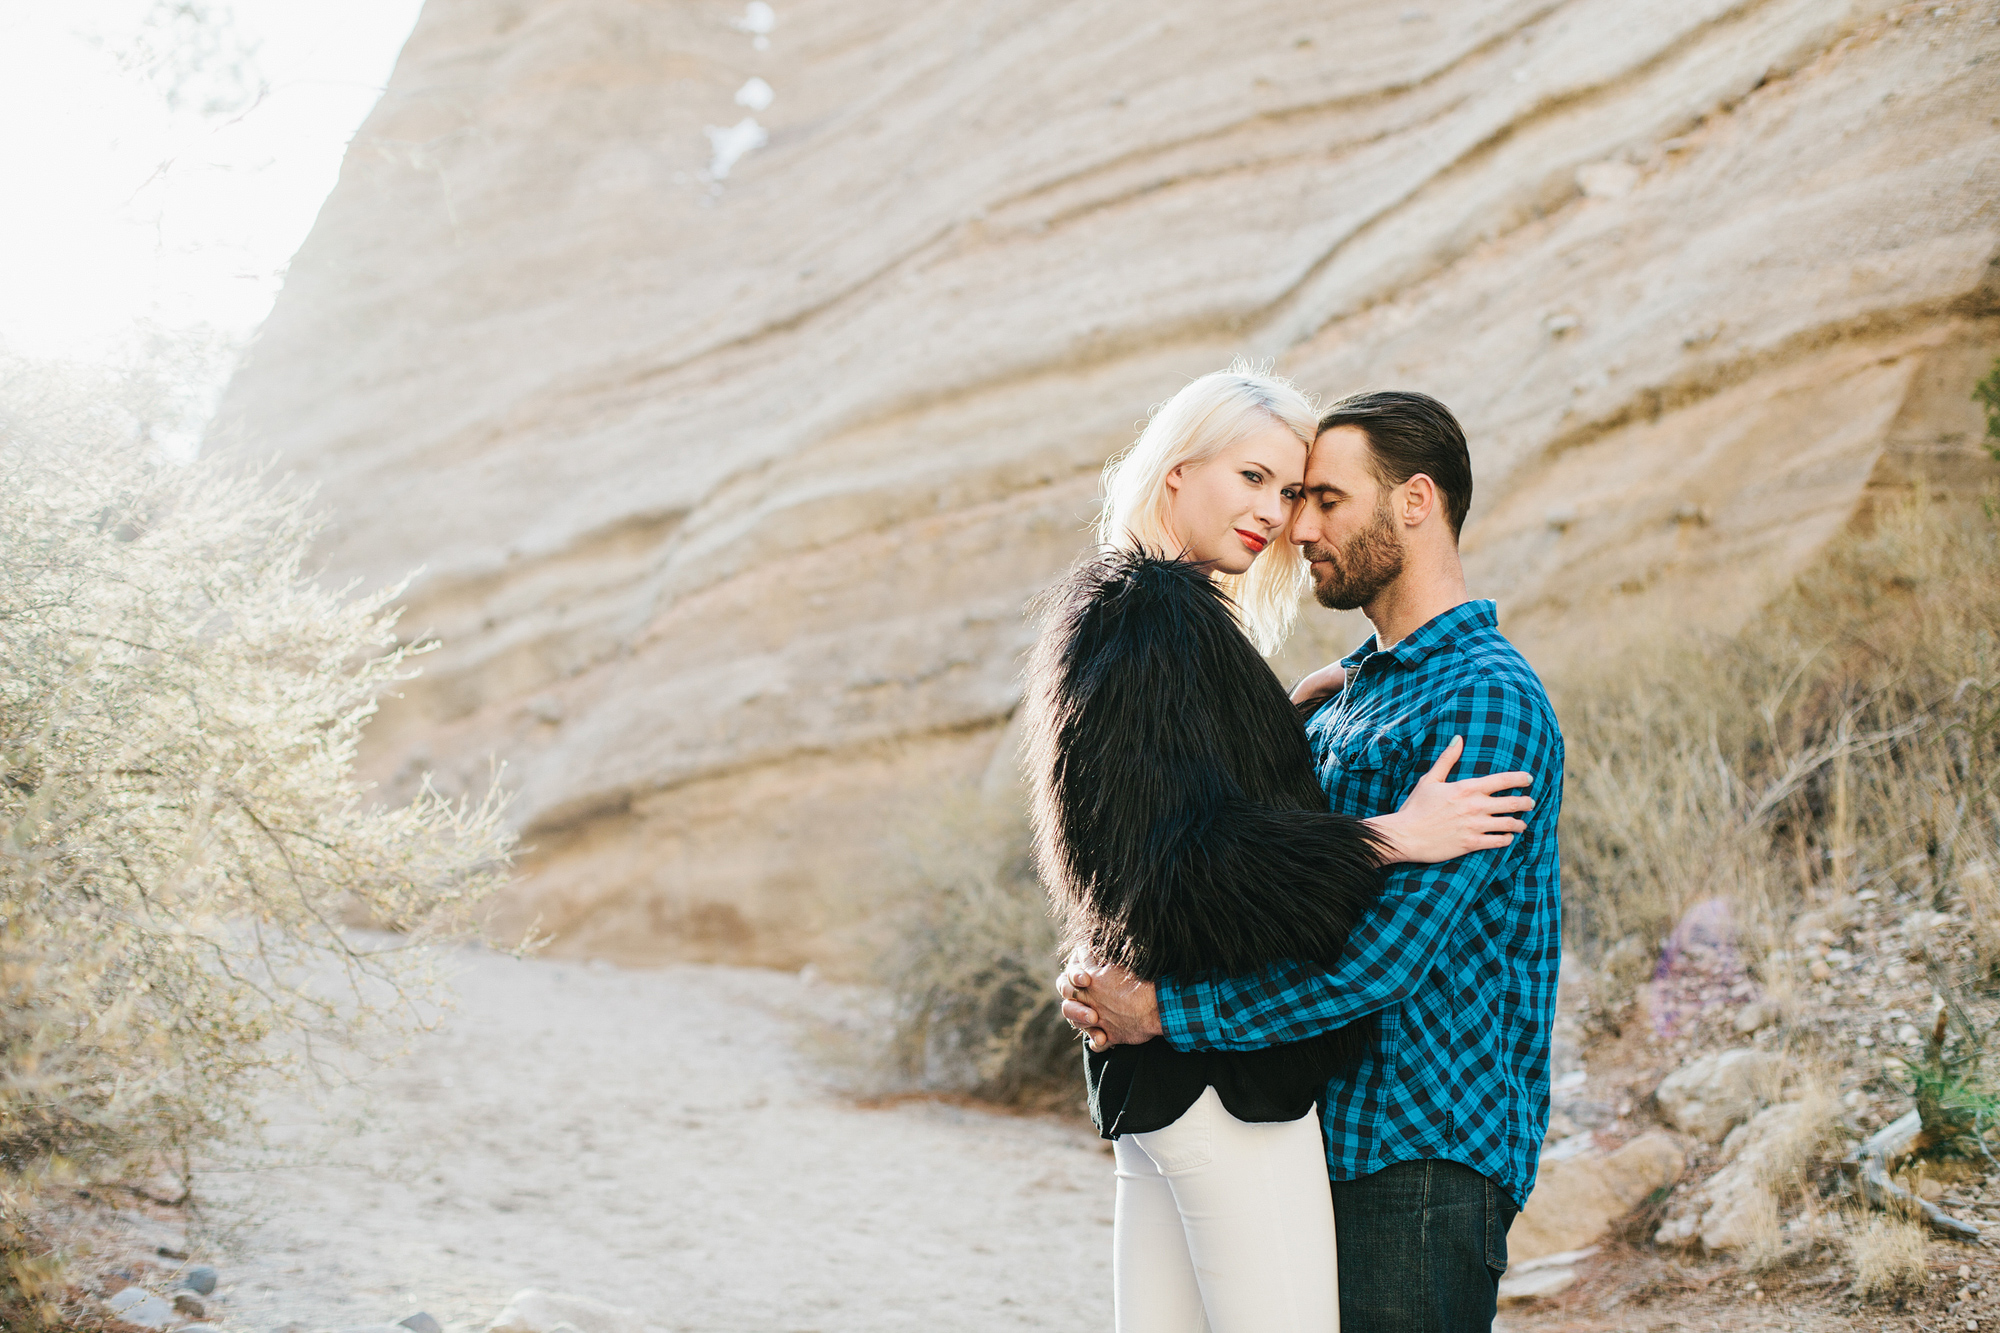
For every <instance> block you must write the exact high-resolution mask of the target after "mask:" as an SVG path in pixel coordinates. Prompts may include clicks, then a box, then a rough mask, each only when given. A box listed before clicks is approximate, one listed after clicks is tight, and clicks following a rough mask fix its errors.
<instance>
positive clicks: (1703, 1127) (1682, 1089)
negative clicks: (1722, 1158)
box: [1654, 1049, 1782, 1143]
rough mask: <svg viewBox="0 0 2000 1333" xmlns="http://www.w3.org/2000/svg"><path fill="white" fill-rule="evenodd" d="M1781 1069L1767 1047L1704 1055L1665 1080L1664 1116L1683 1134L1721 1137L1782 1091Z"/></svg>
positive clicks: (1708, 1139)
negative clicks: (1780, 1083)
mask: <svg viewBox="0 0 2000 1333" xmlns="http://www.w3.org/2000/svg"><path fill="white" fill-rule="evenodd" d="M1781 1074H1782V1070H1781V1068H1780V1065H1779V1061H1778V1058H1777V1057H1776V1056H1775V1055H1772V1054H1771V1053H1770V1052H1768V1051H1758V1050H1747V1049H1746V1050H1735V1051H1723V1052H1721V1053H1720V1054H1717V1055H1710V1056H1704V1057H1703V1058H1702V1059H1699V1060H1696V1061H1695V1062H1694V1063H1692V1064H1689V1065H1685V1066H1683V1067H1681V1068H1679V1069H1676V1070H1675V1071H1674V1072H1673V1073H1671V1074H1669V1075H1667V1076H1666V1078H1664V1079H1662V1080H1661V1081H1660V1087H1659V1090H1658V1091H1657V1092H1656V1093H1655V1094H1654V1096H1655V1097H1656V1098H1657V1099H1658V1101H1659V1103H1660V1116H1661V1118H1662V1119H1664V1120H1665V1121H1666V1122H1667V1123H1668V1124H1669V1125H1672V1126H1673V1127H1674V1128H1675V1129H1678V1130H1680V1131H1681V1132H1682V1133H1683V1134H1692V1135H1693V1136H1694V1137H1696V1138H1698V1139H1702V1140H1704V1141H1706V1142H1709V1143H1720V1142H1722V1140H1723V1138H1724V1137H1725V1136H1726V1135H1727V1134H1728V1133H1729V1131H1730V1130H1732V1129H1735V1128H1736V1127H1737V1126H1738V1125H1740V1124H1742V1123H1743V1122H1744V1121H1746V1120H1748V1119H1749V1118H1750V1117H1751V1116H1753V1115H1755V1114H1756V1113H1757V1108H1758V1107H1760V1106H1762V1105H1763V1104H1764V1103H1765V1102H1768V1101H1770V1100H1772V1099H1773V1098H1774V1097H1775V1096H1776V1095H1777V1091H1778V1088H1777V1082H1778V1079H1779V1078H1780V1077H1781Z"/></svg>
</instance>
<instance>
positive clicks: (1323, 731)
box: [1025, 366, 1563, 1333]
mask: <svg viewBox="0 0 2000 1333" xmlns="http://www.w3.org/2000/svg"><path fill="white" fill-rule="evenodd" d="M1106 483H1107V484H1106V497H1105V504H1104V511H1103V516H1102V518H1101V519H1100V522H1099V530H1098V536H1099V543H1100V546H1099V550H1098V552H1097V554H1095V555H1094V556H1093V557H1091V558H1089V559H1087V560H1085V561H1084V562H1083V563H1081V564H1080V565H1079V566H1077V568H1076V569H1074V570H1073V571H1072V572H1071V574H1070V575H1069V577H1068V578H1067V579H1066V580H1065V581H1064V582H1063V583H1062V584H1061V585H1059V586H1058V587H1057V588H1056V589H1055V590H1054V591H1053V592H1052V593H1051V594H1050V595H1049V598H1048V601H1047V609H1048V621H1047V625H1046V627H1045V629H1044V631H1043V635H1042V639H1041V642H1040V644H1039V645H1038V647H1037V649H1036V652H1035V655H1034V658H1033V660H1032V663H1031V665H1030V668H1029V681H1028V692H1027V699H1026V703H1025V707H1026V708H1027V712H1028V716H1027V740H1026V756H1027V764H1028V770H1029V776H1030V782H1031V786H1032V792H1033V806H1034V816H1035V828H1036V851H1037V856H1038V859H1039V862H1040V866H1041V870H1042V873H1043V877H1044V880H1045V882H1046V883H1047V884H1048V886H1049V889H1050V892H1051V894H1052V895H1053V896H1054V898H1055V902H1056V906H1057V908H1058V911H1059V913H1060V915H1061V917H1062V920H1063V924H1064V928H1065V930H1066V932H1067V939H1068V940H1069V942H1070V944H1071V946H1072V949H1073V952H1072V953H1071V954H1070V958H1069V962H1068V963H1067V964H1066V965H1065V967H1064V971H1063V975H1062V977H1061V979H1060V981H1059V982H1058V986H1059V988H1060V990H1061V991H1062V994H1063V997H1064V1001H1065V1002H1064V1005H1063V1014H1064V1017H1065V1018H1067V1019H1068V1020H1069V1021H1070V1023H1071V1024H1072V1025H1073V1026H1075V1027H1077V1028H1079V1029H1080V1030H1082V1031H1083V1032H1084V1034H1085V1036H1086V1038H1087V1041H1088V1048H1089V1049H1088V1051H1087V1053H1086V1055H1085V1061H1086V1074H1087V1078H1088V1086H1089V1094H1090V1106H1091V1114H1092V1117H1093V1118H1094V1120H1095V1121H1096V1123H1097V1127H1098V1130H1099V1132H1100V1133H1101V1134H1103V1135H1104V1136H1105V1137H1106V1138H1109V1139H1111V1140H1113V1151H1114V1157H1115V1161H1116V1164H1117V1207H1116V1220H1115V1227H1114V1264H1113V1268H1114V1274H1115V1279H1114V1280H1115V1286H1116V1307H1117V1326H1118V1329H1119V1333H1203V1331H1204V1330H1206V1331H1208V1333H1331V1330H1335V1329H1339V1328H1342V1327H1343V1326H1344V1327H1345V1330H1346V1333H1431V1331H1433V1330H1435V1331H1436V1333H1458V1331H1459V1330H1472V1329H1481V1330H1483V1329H1488V1328H1490V1327H1491V1324H1492V1321H1493V1314H1494V1306H1495V1301H1496V1291H1497V1284H1498V1282H1499V1277H1500V1274H1501V1273H1502V1272H1503V1271H1504V1270H1505V1268H1506V1255H1507V1248H1506V1237H1507V1228H1508V1225H1509V1223H1511V1222H1512V1220H1513V1217H1514V1214H1515V1213H1516V1211H1517V1210H1518V1209H1519V1208H1520V1206H1521V1204H1522V1203H1523V1202H1525V1200H1526V1199H1527V1195H1528V1191H1529V1189H1530V1188H1531V1187H1532V1186H1533V1184H1534V1177H1535V1165H1536V1161H1537V1159H1538V1156H1539V1153H1540V1148H1541V1142H1542V1136H1543V1133H1544V1131H1545V1130H1546V1127H1547V1122H1548V1095H1549V1081H1548V1069H1549V1037H1550V1029H1551V1026H1552V1022H1553V1018H1554V1006H1555V988H1556V971H1557V960H1558V956H1559V949H1560V915H1561V902H1560V890H1559V884H1558V867H1557V854H1556V819H1557V814H1558V808H1559V805H1560V796H1561V790H1562V760H1563V751H1562V737H1561V735H1560V733H1559V732H1558V730H1557V727H1556V720H1555V715H1554V713H1553V711H1552V710H1551V709H1550V707H1549V703H1548V699H1547V696H1546V695H1545V694H1544V692H1543V690H1542V686H1541V682H1540V681H1539V680H1538V679H1537V678H1536V676H1535V674H1534V672H1533V671H1532V670H1531V669H1530V668H1529V667H1528V665H1527V663H1526V662H1525V661H1524V660H1523V659H1522V657H1521V656H1520V654H1519V653H1518V652H1516V651H1515V650H1514V648H1513V647H1512V645H1510V644H1509V643H1508V642H1507V641H1506V640H1505V639H1504V638H1502V637H1501V636H1500V633H1499V630H1498V628H1497V626H1496V623H1495V617H1494V607H1493V603H1491V602H1488V601H1477V600H1473V599H1472V598H1471V597H1470V596H1469V595H1468V593H1467V591H1466V586H1465V578H1464V574H1463V572H1462V570H1461V568H1460V565H1459V559H1458V530H1459V526H1460V524H1461V523H1462V522H1463V521H1464V518H1465V514H1466V510H1467V508H1468V506H1469V505H1470V502H1471V499H1472V468H1471V461H1470V458H1469V455H1468V453H1467V450H1466V444H1465V436H1464V434H1463V432H1462V431H1461V429H1460V428H1459V425H1458V422H1457V421H1456V420H1455V419H1454V418H1453V417H1452V414H1451V413H1450V412H1449V411H1448V410H1447V409H1446V408H1445V407H1444V405H1443V404H1441V403H1439V402H1437V401H1436V400H1435V399H1432V398H1428V397H1426V396H1424V395H1422V394H1416V393H1369V394H1362V395H1358V396H1355V397H1352V398H1348V399H1344V400H1342V401H1340V402H1337V403H1335V404H1334V405H1333V406H1332V407H1331V408H1329V409H1327V410H1326V411H1324V412H1319V411H1316V410H1315V409H1314V407H1313V405H1312V403H1311V402H1310V401H1309V400H1308V399H1307V398H1306V397H1305V396H1304V395H1303V394H1301V393H1300V392H1299V391H1298V390H1297V389H1296V388H1295V387H1293V386H1292V385H1291V384H1290V383H1288V382H1286V381H1284V380H1282V379H1278V378H1275V377H1273V376H1269V375H1264V374H1259V373H1255V372H1253V371H1250V370H1248V369H1245V368H1243V367H1241V366H1239V367H1236V368H1233V369H1231V370H1229V371H1223V372H1217V373H1215V374H1211V375H1205V376H1203V377H1202V378H1200V379H1197V380H1195V381H1194V382H1192V383H1191V384H1189V385H1188V386H1187V387H1186V388H1184V389H1182V390H1181V392H1180V393H1178V394H1176V395H1175V396H1174V397H1173V398H1172V399H1171V400H1170V401H1168V402H1167V403H1166V404H1165V405H1163V406H1162V407H1161V408H1160V409H1159V410H1158V411H1157V412H1155V413H1154V415H1153V417H1152V418H1151V420H1150V421H1149V423H1148V424H1147V426H1146V427H1145V429H1144V430H1143V431H1142V432H1141V434H1140V436H1139V439H1138V441H1137V443H1136V444H1135V445H1134V446H1133V447H1132V449H1131V450H1130V451H1129V452H1128V453H1126V454H1125V455H1123V456H1122V457H1120V458H1119V459H1117V460H1115V461H1114V462H1113V463H1112V465H1111V466H1110V468H1109V469H1108V470H1107V474H1106ZM1308 585H1310V587H1311V589H1312V591H1313V594H1314V596H1315V598H1316V599H1317V600H1318V601H1319V602H1320V603H1321V604H1322V605H1325V606H1327V607H1332V608H1337V609H1348V608H1353V607H1359V608H1361V609H1362V610H1363V611H1364V612H1365V613H1366V615H1367V617H1368V619H1369V621H1370V622H1371V623H1372V624H1373V625H1374V627H1375V634H1374V636H1373V637H1372V638H1370V639H1369V640H1368V642H1366V643H1364V644H1363V645H1362V646H1361V647H1360V648H1358V649H1356V650H1355V651H1354V652H1353V653H1352V654H1350V655H1349V656H1347V657H1346V658H1344V659H1343V660H1342V661H1341V662H1339V663H1338V664H1336V665H1334V666H1329V667H1326V668H1323V669H1322V670H1320V671H1317V672H1315V673H1313V674H1312V675H1311V676H1308V677H1307V678H1306V679H1305V680H1303V681H1301V682H1300V683H1299V685H1298V686H1297V687H1296V688H1295V689H1294V691H1293V692H1292V697H1291V698H1289V699H1288V698H1287V696H1286V693H1285V690H1284V687H1283V686H1282V685H1280V684H1279V683H1278V680H1277V678H1276V677H1275V676H1273V675H1272V674H1271V671H1270V669H1269V668H1268V667H1267V666H1266V665H1265V664H1264V661H1263V660H1262V658H1261V656H1260V655H1259V654H1260V651H1261V652H1270V651H1272V650H1273V649H1275V648H1276V647H1277V645H1278V644H1279V643H1280V642H1281V641H1282V640H1283V638H1284V636H1285V634H1286V632H1287V631H1288V630H1289V628H1290V626H1291V622H1292V620H1293V617H1294V615H1295V613H1296V611H1297V608H1298V605H1299V602H1300V600H1301V596H1302V593H1303V591H1304V589H1305V588H1306V587H1307V586H1308ZM1302 718H1303V719H1304V721H1303V725H1302V724H1301V719H1302ZM1454 768H1456V769H1457V770H1458V771H1459V772H1461V773H1464V774H1470V775H1471V776H1467V777H1461V778H1460V779H1458V780H1456V781H1454V780H1451V773H1452V771H1453V769H1454ZM1529 790H1532V791H1533V792H1534V793H1535V795H1534V797H1532V798H1531V797H1530V796H1528V795H1527V794H1526V793H1527V792H1528V791H1529Z"/></svg>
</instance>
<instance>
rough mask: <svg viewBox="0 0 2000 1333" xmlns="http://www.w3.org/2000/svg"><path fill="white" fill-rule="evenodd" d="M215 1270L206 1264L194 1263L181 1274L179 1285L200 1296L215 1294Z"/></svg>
mask: <svg viewBox="0 0 2000 1333" xmlns="http://www.w3.org/2000/svg"><path fill="white" fill-rule="evenodd" d="M215 1280H216V1272H215V1270H214V1269H213V1268H210V1267H209V1266H208V1265H207V1264H196V1265H195V1266H194V1267H193V1268H190V1269H188V1270H187V1272H185V1273H182V1274H181V1285H182V1286H183V1287H186V1288H187V1289H188V1290H189V1291H192V1292H195V1293H196V1294H198V1295H202V1296H212V1295H214V1294H215Z"/></svg>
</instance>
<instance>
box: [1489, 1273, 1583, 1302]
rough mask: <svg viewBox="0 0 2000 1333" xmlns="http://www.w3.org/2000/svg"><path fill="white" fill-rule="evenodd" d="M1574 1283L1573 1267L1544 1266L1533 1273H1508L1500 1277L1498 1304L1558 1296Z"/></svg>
mask: <svg viewBox="0 0 2000 1333" xmlns="http://www.w3.org/2000/svg"><path fill="white" fill-rule="evenodd" d="M1575 1285H1576V1270H1575V1269H1574V1268H1544V1269H1542V1270H1540V1271H1539V1272H1534V1273H1521V1274H1513V1273H1509V1274H1508V1275H1507V1276H1506V1277H1503V1278H1501V1279H1500V1290H1499V1293H1498V1294H1499V1297H1500V1304H1502V1305H1512V1304H1514V1303H1516V1302H1518V1301H1539V1300H1542V1299H1545V1298H1546V1297H1549V1296H1560V1295H1562V1293H1564V1292H1566V1291H1568V1290H1569V1289H1570V1288H1571V1287H1574V1286H1575Z"/></svg>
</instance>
